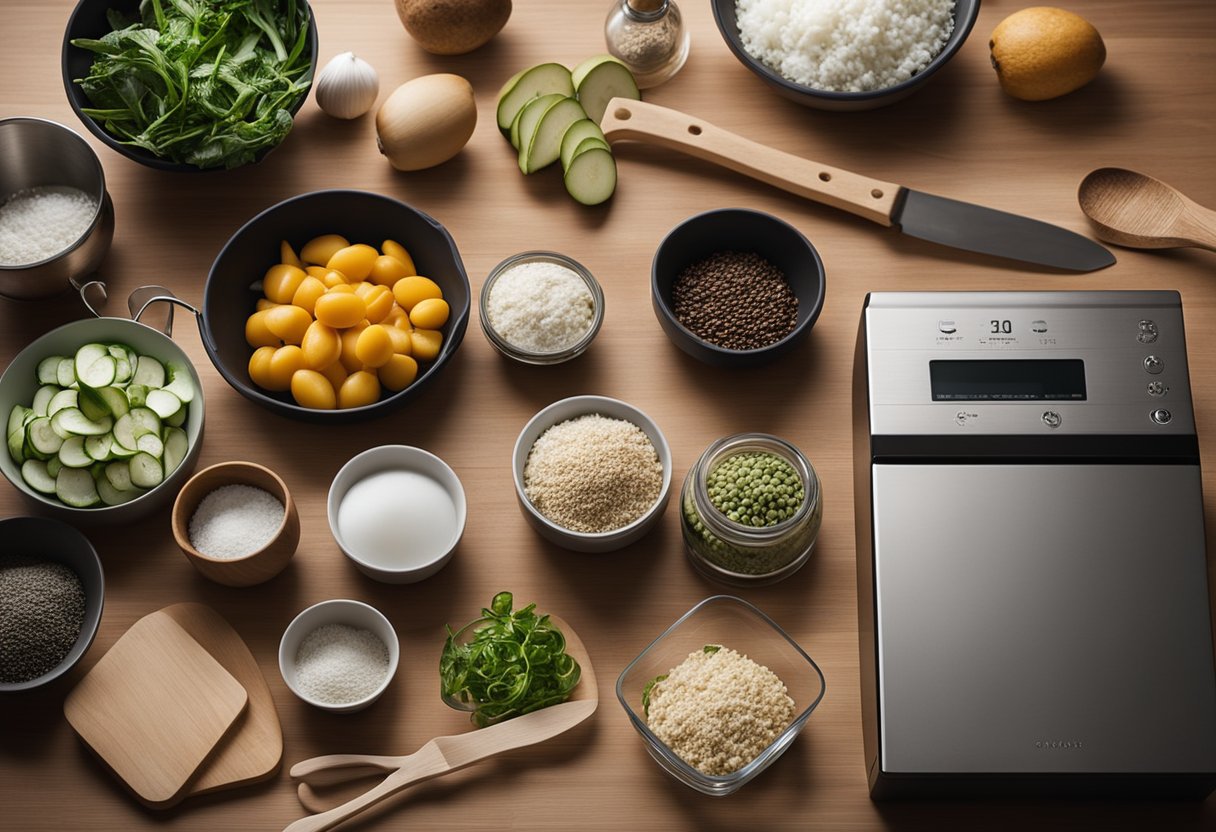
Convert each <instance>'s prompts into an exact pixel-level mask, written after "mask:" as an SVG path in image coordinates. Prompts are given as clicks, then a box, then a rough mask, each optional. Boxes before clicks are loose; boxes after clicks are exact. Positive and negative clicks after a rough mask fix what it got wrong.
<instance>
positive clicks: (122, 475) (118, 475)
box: [104, 462, 135, 491]
mask: <svg viewBox="0 0 1216 832" xmlns="http://www.w3.org/2000/svg"><path fill="white" fill-rule="evenodd" d="M104 479H105V481H106V482H108V483H109V484H110V485H112V486H113V487H114V488H115V489H117V490H118V491H130V490H131V489H132V488H134V487H135V484H134V483H132V482H131V466H130V465H128V464H127V463H125V462H111V463H110V464H109V465H107V466H106V473H105V477H104Z"/></svg>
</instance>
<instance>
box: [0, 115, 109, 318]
mask: <svg viewBox="0 0 1216 832" xmlns="http://www.w3.org/2000/svg"><path fill="white" fill-rule="evenodd" d="M47 185H66V186H70V187H73V188H78V189H80V190H82V191H84V192H85V193H86V194H88V195H89V196H91V197H93V198H94V199H95V200H96V201H97V212H96V213H95V214H94V215H93V219H92V221H91V222H90V223H89V227H88V228H87V229H86V230H85V232H84V233H83V234H81V235H80V237H79V238H77V240H76V242H75V243H73V244H72V245H70V246H68V247H67V248H66V249H64V250H63V251H61V252H59V253H58V254H56V255H54V256H53V257H48V258H47V259H45V260H40V261H38V262H36V263H27V264H24V265H21V266H5V265H0V295H3V296H4V297H9V298H18V299H21V300H28V299H33V298H43V297H49V296H51V295H57V294H59V293H61V292H65V291H67V290H68V289H70V288H72V283H73V282H80V281H82V280H83V279H84V278H86V277H88V276H89V275H90V274H92V273H93V272H95V271H97V267H98V266H100V265H101V261H102V260H103V259H105V256H106V252H108V251H109V250H110V242H111V241H112V240H113V239H114V203H113V202H112V201H111V200H110V195H109V193H107V191H106V176H105V171H103V170H102V169H101V162H100V161H99V160H98V158H97V154H96V153H94V152H93V148H91V147H89V145H88V142H86V141H85V140H84V139H82V138H81V137H80V135H79V134H78V133H76V132H75V131H74V130H69V129H68V128H67V127H64V126H63V125H62V124H58V123H56V122H54V121H47V120H46V119H41V118H30V117H27V116H17V117H15V118H6V119H0V205H2V204H4V202H5V201H7V200H8V198H9V197H11V196H12V195H13V194H14V193H16V192H17V191H23V190H26V189H27V188H37V187H43V186H47Z"/></svg>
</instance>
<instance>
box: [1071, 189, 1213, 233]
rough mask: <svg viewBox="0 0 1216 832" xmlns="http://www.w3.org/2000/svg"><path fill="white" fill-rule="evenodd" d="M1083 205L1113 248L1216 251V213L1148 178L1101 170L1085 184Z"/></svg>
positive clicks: (1080, 195) (1081, 196)
mask: <svg viewBox="0 0 1216 832" xmlns="http://www.w3.org/2000/svg"><path fill="white" fill-rule="evenodd" d="M1077 199H1078V201H1079V202H1080V203H1081V210H1082V211H1084V212H1085V215H1086V216H1088V217H1089V218H1090V220H1091V221H1092V222H1093V224H1094V228H1095V229H1096V231H1097V235H1098V236H1099V237H1100V238H1102V239H1103V240H1106V241H1107V242H1109V243H1115V244H1116V245H1121V246H1127V247H1129V248H1184V247H1186V246H1197V247H1199V248H1206V249H1209V250H1211V251H1216V211H1212V210H1210V209H1208V208H1204V207H1203V206H1202V205H1199V204H1198V203H1196V202H1194V201H1192V200H1190V199H1188V198H1187V197H1186V196H1184V195H1183V194H1182V193H1181V192H1179V191H1178V190H1176V189H1175V188H1173V187H1171V186H1170V185H1167V184H1165V183H1164V182H1162V181H1160V180H1158V179H1154V178H1153V177H1151V176H1146V175H1144V174H1143V173H1137V172H1136V171H1134V170H1124V169H1123V168H1100V169H1098V170H1095V171H1094V172H1092V173H1091V174H1089V176H1086V177H1085V179H1083V180H1082V181H1081V187H1080V189H1079V190H1078V192H1077Z"/></svg>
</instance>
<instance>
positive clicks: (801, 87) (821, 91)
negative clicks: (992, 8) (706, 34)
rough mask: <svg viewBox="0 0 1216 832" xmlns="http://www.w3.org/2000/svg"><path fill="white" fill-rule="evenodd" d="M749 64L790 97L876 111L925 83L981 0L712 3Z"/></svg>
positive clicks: (962, 35) (958, 41)
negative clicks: (877, 108)
mask: <svg viewBox="0 0 1216 832" xmlns="http://www.w3.org/2000/svg"><path fill="white" fill-rule="evenodd" d="M713 8H714V19H715V20H716V21H717V23H718V30H719V31H720V32H721V33H722V37H723V39H725V40H726V44H727V46H729V47H730V49H731V51H732V52H734V53H735V57H737V58H738V59H739V61H740V63H742V64H743V65H744V66H746V67H747V68H748V69H750V70H751V71H752V72H754V73H755V74H756V75H758V76H759V77H760V78H761V79H762V80H763V81H765V82H766V83H767V84H768V85H769V86H771V87H772V88H773V89H774V90H776V91H777V92H778V93H779V94H781V95H783V96H785V97H786V98H788V99H790V100H791V101H796V102H798V103H799V104H803V105H806V106H808V107H816V108H818V109H822V110H870V109H874V108H876V107H884V106H886V105H888V104H893V103H895V102H896V101H899V100H900V99H902V98H905V97H906V96H908V95H910V94H912V93H913V92H915V91H916V90H917V89H919V88H920V87H921V86H922V85H924V84H925V83H926V82H927V81H928V80H929V79H930V78H931V77H932V76H933V75H934V74H935V73H936V72H937V71H938V70H939V69H941V68H942V67H943V66H945V65H946V63H947V62H949V60H950V59H951V58H952V57H954V54H955V53H956V52H958V50H959V48H960V47H961V46H962V45H963V41H964V40H966V39H967V36H968V35H969V34H970V33H971V28H972V27H973V26H974V25H975V19H976V17H977V16H978V15H979V10H980V0H713Z"/></svg>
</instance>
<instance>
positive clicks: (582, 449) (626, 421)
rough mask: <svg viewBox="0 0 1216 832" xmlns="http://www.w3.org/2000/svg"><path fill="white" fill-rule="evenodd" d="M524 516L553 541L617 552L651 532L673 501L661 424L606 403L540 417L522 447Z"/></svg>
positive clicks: (517, 467) (563, 404)
mask: <svg viewBox="0 0 1216 832" xmlns="http://www.w3.org/2000/svg"><path fill="white" fill-rule="evenodd" d="M512 470H513V473H514V480H515V495H516V497H517V498H518V499H519V506H520V511H522V512H523V515H524V518H525V519H526V520H527V521H528V523H529V524H531V526H532V527H533V528H534V529H536V531H537V532H539V533H540V535H541V536H542V537H544V538H546V539H547V540H550V541H552V542H553V543H556V544H557V545H558V546H562V547H564V548H566V549H573V550H575V551H579V552H611V551H613V550H615V549H620V548H622V547H624V546H628V545H629V544H630V543H633V542H635V541H637V540H639V539H640V538H641V537H642V536H643V535H645V534H646V533H647V532H648V531H650V530H651V529H652V528H653V527H654V526H655V524H656V523H658V521H659V519H660V518H661V517H662V516H663V510H664V509H665V508H666V507H667V498H668V496H669V495H670V493H671V449H670V448H669V447H668V445H667V440H666V439H665V438H664V436H663V432H662V431H661V430H659V426H658V425H657V424H655V422H654V420H653V419H651V418H650V417H649V416H647V415H646V414H645V413H643V412H642V411H641V410H638V409H637V408H636V407H634V406H633V405H630V404H627V403H625V402H623V401H620V400H619V399H611V398H608V397H606V396H572V397H571V398H568V399H562V400H560V401H557V402H554V403H553V404H551V405H549V406H548V407H546V408H544V409H543V410H541V411H540V412H539V413H537V414H536V415H535V416H533V417H532V419H531V421H529V422H528V424H527V425H525V426H524V429H523V430H522V431H521V432H520V434H519V438H518V439H516V440H515V451H514V454H513V456H512Z"/></svg>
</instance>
